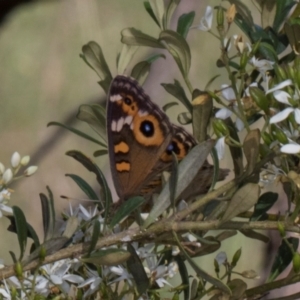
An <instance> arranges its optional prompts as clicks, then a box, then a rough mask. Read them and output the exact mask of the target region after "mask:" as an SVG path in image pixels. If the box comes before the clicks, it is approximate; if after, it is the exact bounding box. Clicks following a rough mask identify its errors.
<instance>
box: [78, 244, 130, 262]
mask: <svg viewBox="0 0 300 300" xmlns="http://www.w3.org/2000/svg"><path fill="white" fill-rule="evenodd" d="M129 257H130V253H129V252H128V251H126V250H122V249H115V248H109V249H106V250H98V251H97V252H93V253H92V254H91V255H90V256H89V257H84V258H81V260H82V261H83V262H85V263H92V264H94V265H96V266H97V265H99V266H116V265H120V264H122V263H124V262H126V261H127V260H128V259H129Z"/></svg>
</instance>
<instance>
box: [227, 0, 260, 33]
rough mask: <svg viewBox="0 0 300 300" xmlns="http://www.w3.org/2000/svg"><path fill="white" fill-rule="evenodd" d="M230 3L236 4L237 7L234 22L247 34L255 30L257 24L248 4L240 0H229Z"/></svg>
mask: <svg viewBox="0 0 300 300" xmlns="http://www.w3.org/2000/svg"><path fill="white" fill-rule="evenodd" d="M229 3H230V4H234V5H235V8H236V11H237V13H236V15H235V18H234V22H235V23H236V24H237V25H238V26H239V27H240V28H241V29H242V31H244V33H245V34H246V35H248V34H249V32H251V31H254V28H255V24H254V22H253V18H252V14H251V11H250V9H249V8H248V6H247V5H246V4H244V3H242V2H241V1H240V0H229Z"/></svg>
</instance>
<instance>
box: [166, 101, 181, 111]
mask: <svg viewBox="0 0 300 300" xmlns="http://www.w3.org/2000/svg"><path fill="white" fill-rule="evenodd" d="M176 105H178V103H177V102H169V103H167V104H165V105H164V106H163V107H162V110H163V111H164V112H166V111H167V110H168V109H169V108H171V107H173V106H176Z"/></svg>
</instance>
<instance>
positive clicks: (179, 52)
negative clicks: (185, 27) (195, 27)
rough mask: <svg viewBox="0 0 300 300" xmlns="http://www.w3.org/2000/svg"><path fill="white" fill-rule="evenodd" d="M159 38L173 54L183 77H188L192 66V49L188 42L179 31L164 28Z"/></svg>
mask: <svg viewBox="0 0 300 300" xmlns="http://www.w3.org/2000/svg"><path fill="white" fill-rule="evenodd" d="M159 40H160V41H161V42H162V43H163V44H164V45H165V48H166V49H167V50H168V51H169V53H170V54H171V55H172V56H173V58H174V60H175V61H176V63H177V65H178V67H179V70H180V72H181V74H182V76H183V77H187V75H188V73H189V70H190V67H191V51H190V47H189V45H188V43H187V42H186V40H185V39H184V37H182V36H181V35H180V34H179V33H177V32H175V31H172V30H164V31H162V32H161V33H160V35H159Z"/></svg>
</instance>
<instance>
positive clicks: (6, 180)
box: [2, 169, 13, 184]
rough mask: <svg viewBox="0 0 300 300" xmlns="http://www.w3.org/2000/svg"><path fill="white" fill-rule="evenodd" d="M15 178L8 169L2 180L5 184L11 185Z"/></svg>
mask: <svg viewBox="0 0 300 300" xmlns="http://www.w3.org/2000/svg"><path fill="white" fill-rule="evenodd" d="M12 178H13V172H12V170H11V169H7V170H5V172H4V173H3V176H2V180H3V183H4V184H7V183H9V182H10V181H11V180H12Z"/></svg>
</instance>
